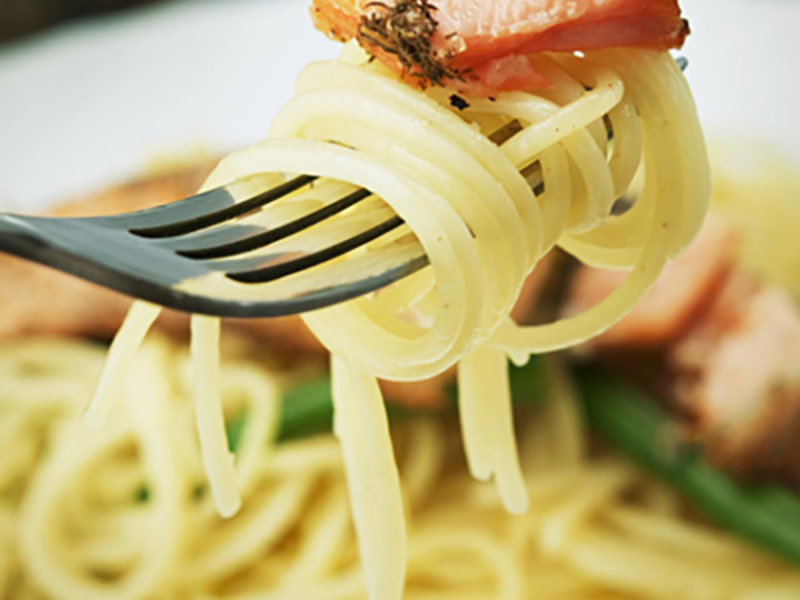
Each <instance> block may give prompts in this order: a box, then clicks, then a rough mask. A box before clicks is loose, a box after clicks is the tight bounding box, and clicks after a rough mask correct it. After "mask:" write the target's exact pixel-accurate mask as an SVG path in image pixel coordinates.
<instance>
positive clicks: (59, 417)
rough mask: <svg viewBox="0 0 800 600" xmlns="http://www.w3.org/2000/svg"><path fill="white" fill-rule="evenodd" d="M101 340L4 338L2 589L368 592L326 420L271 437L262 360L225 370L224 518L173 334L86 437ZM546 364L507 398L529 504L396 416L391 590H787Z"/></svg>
mask: <svg viewBox="0 0 800 600" xmlns="http://www.w3.org/2000/svg"><path fill="white" fill-rule="evenodd" d="M103 352H104V349H103V348H101V347H95V346H90V345H88V344H86V343H85V342H78V341H63V340H62V341H57V340H45V339H39V340H28V341H24V342H19V343H16V344H6V345H4V346H3V347H2V348H0V375H2V381H3V386H2V388H0V416H2V418H0V452H2V456H3V461H0V595H2V597H8V598H14V599H19V600H28V599H38V600H91V599H93V598H103V599H104V600H122V599H123V598H125V599H129V600H133V599H137V600H138V599H144V598H148V599H152V600H162V599H164V600H166V599H168V598H186V599H187V600H255V599H259V600H265V599H266V600H295V599H297V598H314V599H319V600H355V599H358V598H364V597H365V592H366V590H367V588H368V586H369V585H370V584H369V581H368V579H367V578H366V577H364V576H363V575H362V573H361V571H360V569H359V565H358V551H357V549H356V538H355V535H354V532H353V529H352V524H351V516H350V510H349V507H348V501H347V486H348V485H350V486H352V482H350V483H349V484H348V483H347V482H346V479H345V475H344V472H343V469H342V454H341V452H340V449H339V445H338V444H337V443H336V440H335V439H334V438H333V436H330V435H327V434H326V435H321V436H318V437H313V438H307V439H304V440H297V441H292V442H284V443H281V444H279V445H276V444H275V443H274V437H275V431H276V426H277V423H278V421H279V410H280V403H279V402H278V399H277V398H278V397H277V394H275V393H274V392H275V391H276V374H275V373H271V372H269V371H266V370H265V369H263V368H262V367H258V366H255V365H254V364H253V363H251V362H249V360H247V359H243V358H241V357H239V358H235V357H229V358H227V359H226V361H225V364H224V368H223V369H222V370H221V378H220V390H221V394H222V398H223V408H224V411H225V414H226V417H227V418H228V419H231V418H235V417H236V415H239V414H241V413H242V411H246V412H247V414H248V418H247V420H246V421H245V422H244V429H243V430H242V433H241V436H240V437H239V438H238V445H237V457H236V463H235V468H236V476H237V481H238V483H239V486H240V490H241V494H242V498H243V505H242V509H241V511H240V512H239V513H238V514H237V515H236V516H235V517H232V518H230V519H221V518H220V517H218V516H217V515H215V514H214V502H213V498H212V497H211V495H210V494H209V493H208V488H207V486H205V485H203V481H204V476H203V472H202V466H201V464H200V461H199V460H198V454H197V451H196V444H197V441H196V437H197V436H196V433H195V430H194V423H193V421H194V419H193V418H192V414H191V413H192V402H191V397H192V395H193V393H194V392H193V388H194V385H193V382H192V376H191V368H190V364H189V360H190V359H189V357H188V355H187V353H186V351H185V350H183V349H180V348H178V347H176V346H174V345H170V344H167V343H166V342H164V341H163V340H160V339H158V338H155V337H154V338H153V339H151V340H148V342H147V343H146V344H145V345H144V346H143V347H142V349H141V351H140V352H138V353H137V355H136V357H135V358H134V359H133V360H132V362H131V364H130V368H129V370H128V374H127V375H126V379H125V380H124V381H123V383H124V385H123V388H122V389H123V391H121V392H120V393H119V395H118V397H117V398H116V399H117V400H118V402H116V404H115V407H114V411H113V412H112V413H111V415H110V420H109V423H108V427H107V428H106V429H105V430H104V432H103V433H102V435H100V436H87V435H85V433H84V429H83V425H82V423H81V422H80V418H79V413H80V409H81V405H82V404H83V401H84V398H85V397H86V394H87V393H88V392H89V391H90V390H91V388H92V386H93V385H94V384H95V382H96V380H97V377H98V376H99V373H100V370H101V369H102V364H103ZM549 379H550V380H551V382H552V384H551V386H550V388H549V392H548V399H547V403H546V404H545V405H544V406H543V407H541V408H538V409H535V410H532V411H520V413H519V417H520V419H519V426H520V431H521V432H522V433H524V436H523V440H524V441H523V443H522V444H521V447H520V457H521V470H522V473H523V478H524V485H525V489H526V491H527V493H528V496H529V498H530V503H531V507H532V509H531V510H530V511H529V513H528V514H527V515H524V516H512V515H509V514H508V513H507V512H506V511H505V510H504V508H503V506H502V505H501V504H500V503H499V502H498V500H497V497H496V494H494V493H493V491H492V490H491V489H490V488H488V486H487V485H486V484H484V483H480V482H476V481H474V480H471V479H470V478H469V477H467V476H466V475H465V473H464V470H463V468H462V466H461V458H460V452H459V451H460V448H459V446H460V443H459V441H458V432H457V427H456V425H455V423H449V422H448V421H447V420H446V419H444V418H419V419H414V420H410V421H408V422H405V423H401V424H398V425H397V426H396V427H394V428H393V439H394V441H395V443H396V444H397V448H398V462H399V464H400V473H401V481H402V483H403V489H404V490H405V497H404V504H405V509H406V511H407V514H408V520H409V534H408V550H409V562H408V575H407V584H406V595H405V598H407V599H408V600H449V599H452V598H458V599H464V598H466V599H475V600H477V599H479V598H480V599H483V598H492V599H496V600H523V599H524V598H531V597H536V598H542V599H553V600H557V599H561V598H575V597H583V598H587V597H588V598H646V599H663V598H693V599H696V600H706V599H709V600H710V599H716V598H730V599H733V600H748V599H753V598H767V597H769V598H793V597H797V596H798V594H800V578H799V577H798V574H797V572H796V570H794V569H793V568H792V567H791V566H789V565H786V564H784V563H781V562H780V561H778V560H776V559H773V558H770V557H767V556H765V555H762V554H761V553H760V552H758V551H757V550H755V549H752V548H749V547H747V546H745V545H743V544H742V543H741V542H739V541H738V540H736V539H733V538H730V537H729V536H728V535H727V534H724V533H721V532H718V531H715V530H713V529H710V528H709V527H707V526H705V525H703V524H699V523H697V522H695V521H692V520H690V519H688V518H686V517H685V514H686V513H685V507H684V506H683V504H682V502H681V501H680V500H679V498H678V497H677V496H676V495H675V494H674V493H673V492H671V491H669V490H667V489H665V488H664V487H662V486H661V485H660V484H658V483H656V482H654V481H653V480H651V479H650V478H649V477H647V476H645V475H644V474H642V473H641V472H639V471H638V470H637V469H636V468H635V467H632V466H630V465H628V464H626V463H624V462H623V461H621V460H620V459H618V458H614V457H613V456H609V455H607V454H597V453H590V452H589V451H588V440H587V438H586V432H585V430H584V424H583V423H582V421H581V419H580V411H579V409H578V407H577V405H576V403H575V398H574V395H573V391H572V387H571V383H570V381H569V380H568V379H566V378H564V377H563V374H562V373H561V371H560V370H559V369H558V368H557V365H555V366H554V368H552V369H551V370H550V377H549ZM347 433H348V435H350V434H352V432H350V431H348V432H347ZM350 466H351V465H349V464H348V465H347V467H348V468H350Z"/></svg>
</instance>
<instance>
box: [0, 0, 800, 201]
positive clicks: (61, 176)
mask: <svg viewBox="0 0 800 600" xmlns="http://www.w3.org/2000/svg"><path fill="white" fill-rule="evenodd" d="M309 3H310V0H260V1H256V0H225V1H224V2H214V3H212V2H190V3H178V4H174V5H168V6H165V7H160V8H156V9H149V10H145V11H140V12H137V13H135V16H133V17H131V16H130V15H126V16H125V17H124V18H123V17H113V18H110V19H102V20H98V21H94V22H91V23H89V24H84V25H78V26H71V27H68V28H65V29H62V30H61V31H59V32H56V33H55V34H49V35H47V36H45V37H42V38H38V39H35V40H34V41H29V42H25V43H23V44H20V45H16V46H13V47H11V48H7V49H4V50H2V51H0V207H3V208H8V207H16V208H19V207H24V208H26V209H32V208H36V207H40V206H42V205H45V204H47V203H50V202H53V201H58V200H61V199H63V198H65V197H68V196H73V195H76V194H79V193H81V192H84V191H86V190H89V189H92V188H97V187H99V186H101V185H104V184H107V183H109V182H111V181H114V180H118V179H121V178H125V177H127V176H130V175H132V174H136V173H137V172H140V171H141V170H142V169H143V168H144V166H145V165H146V164H147V163H148V162H149V161H150V159H151V158H152V157H153V156H155V155H165V154H169V153H170V152H175V153H180V152H185V151H186V150H187V149H191V148H192V147H198V146H199V147H206V148H211V149H215V150H217V151H224V150H227V149H232V148H237V147H241V146H244V145H247V144H249V143H252V142H254V141H256V140H257V139H259V138H260V137H261V136H262V135H263V133H264V132H265V130H266V128H267V125H268V123H269V120H270V119H271V117H272V115H274V113H275V112H276V110H277V109H278V107H279V106H280V105H281V104H282V103H283V102H284V101H285V100H286V99H287V98H288V97H289V96H290V95H291V93H292V86H293V80H294V76H295V74H296V73H297V71H298V70H299V69H300V68H301V67H302V66H303V65H304V64H306V63H308V62H310V61H312V60H315V59H319V58H327V57H331V56H334V55H335V53H336V52H337V46H336V45H335V44H333V43H331V42H329V41H327V40H326V39H325V38H324V37H323V36H322V35H321V34H319V33H317V32H316V31H315V30H314V29H313V28H312V27H311V25H310V22H309V18H308V15H307V4H309ZM682 4H683V6H684V11H685V13H686V15H687V16H688V17H689V19H690V21H691V24H692V28H693V30H694V34H693V35H692V36H691V38H690V40H689V42H688V43H687V46H686V48H685V50H684V54H685V55H686V56H688V57H689V59H690V68H689V72H688V76H689V78H690V80H691V82H692V85H693V89H694V91H695V94H696V97H697V100H698V105H699V107H700V111H701V115H702V118H703V120H704V123H705V124H706V128H707V131H708V132H709V136H710V137H712V138H713V137H715V136H717V135H719V134H720V133H721V132H724V133H726V134H729V133H732V132H736V133H739V132H742V133H748V134H752V133H755V134H756V135H758V136H761V137H764V138H766V139H768V140H770V141H772V142H773V143H775V144H777V145H778V146H780V147H782V148H783V150H784V151H786V152H787V153H791V154H792V155H793V156H794V157H795V158H796V160H797V161H798V164H800V144H798V143H797V139H798V137H800V136H798V134H799V133H800V117H798V115H797V111H798V104H797V102H798V98H800V76H798V74H797V63H798V59H800V39H798V35H797V33H796V26H797V23H800V2H791V1H789V0H784V1H772V2H770V1H765V0H750V1H749V2H745V1H736V0H684V2H682Z"/></svg>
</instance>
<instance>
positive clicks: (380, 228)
mask: <svg viewBox="0 0 800 600" xmlns="http://www.w3.org/2000/svg"><path fill="white" fill-rule="evenodd" d="M404 223H405V221H403V219H401V218H400V217H392V218H391V219H389V220H387V221H384V222H383V223H380V224H379V225H376V226H375V227H371V228H370V229H367V230H366V231H363V232H361V233H360V234H358V235H355V236H352V237H350V238H348V239H346V240H344V241H342V242H339V243H338V244H334V245H332V246H329V247H327V248H325V249H324V250H320V251H318V252H312V253H311V254H306V255H303V256H301V257H300V258H296V259H293V260H289V261H286V262H282V263H279V264H276V265H270V266H267V267H263V268H261V269H255V270H252V271H239V272H233V273H228V278H230V279H232V280H234V281H238V282H240V283H267V282H270V281H274V280H276V279H280V278H281V277H286V276H288V275H293V274H295V273H299V272H300V271H304V270H306V269H310V268H311V267H315V266H317V265H320V264H322V263H324V262H327V261H329V260H332V259H334V258H337V257H339V256H342V255H343V254H346V253H348V252H350V251H351V250H355V249H356V248H360V247H362V246H364V245H366V244H368V243H369V242H371V241H373V240H376V239H378V238H379V237H381V236H382V235H385V234H387V233H389V232H390V231H392V230H394V229H397V228H398V227H400V226H401V225H403V224H404Z"/></svg>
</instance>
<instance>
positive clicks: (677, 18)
mask: <svg viewBox="0 0 800 600" xmlns="http://www.w3.org/2000/svg"><path fill="white" fill-rule="evenodd" d="M311 13H312V17H313V19H314V23H315V25H316V26H317V28H319V29H320V30H322V31H323V32H324V33H326V34H327V35H328V36H330V37H332V38H334V39H337V40H340V41H343V42H345V41H348V40H351V39H353V38H356V39H358V40H359V42H360V43H361V44H362V46H364V47H365V48H366V49H367V50H368V51H370V52H371V53H372V54H374V55H375V56H376V57H377V58H379V59H380V60H381V61H382V62H384V63H385V64H387V65H388V66H389V67H390V68H392V69H393V70H395V71H398V72H402V73H404V74H405V75H407V76H408V75H411V76H413V77H408V79H409V80H417V81H420V82H421V84H422V85H426V84H429V83H434V84H436V83H442V84H447V85H448V86H452V87H456V88H458V89H461V90H462V91H466V92H468V93H472V94H473V95H475V94H477V95H484V96H485V95H490V94H492V93H496V92H500V91H507V90H514V89H533V88H541V87H546V86H547V85H548V82H547V80H546V79H545V78H544V77H542V76H541V75H540V74H539V73H538V72H537V71H536V70H535V68H534V67H533V66H532V65H531V64H530V63H529V62H528V61H527V60H525V59H526V57H527V56H528V55H530V54H533V53H536V52H572V51H576V50H598V49H605V48H620V47H637V48H650V49H654V50H666V49H669V48H679V47H681V46H682V45H683V41H684V39H685V37H686V35H687V34H688V33H689V27H688V23H687V22H686V21H685V20H684V19H682V18H681V11H680V8H679V7H678V2H677V0H494V1H491V0H383V1H375V0H313V7H312V9H311Z"/></svg>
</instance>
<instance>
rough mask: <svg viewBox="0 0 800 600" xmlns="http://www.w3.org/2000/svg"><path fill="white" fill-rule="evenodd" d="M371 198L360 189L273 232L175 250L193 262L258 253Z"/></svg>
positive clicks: (208, 240) (365, 191)
mask: <svg viewBox="0 0 800 600" xmlns="http://www.w3.org/2000/svg"><path fill="white" fill-rule="evenodd" d="M371 195H372V192H370V191H369V190H365V189H360V190H357V191H355V192H353V193H352V194H348V195H347V196H345V197H344V198H341V199H340V200H336V201H335V202H331V203H330V204H328V205H326V206H323V207H322V208H320V209H319V210H315V211H314V212H311V213H309V214H307V215H304V216H302V217H300V218H298V219H295V220H294V221H290V222H288V223H286V224H285V225H281V226H279V227H276V228H274V229H270V230H268V231H264V230H261V231H260V232H258V233H255V234H253V235H250V236H246V237H238V238H237V239H235V240H232V241H229V242H225V243H219V244H213V243H206V245H205V246H203V245H202V242H203V241H205V242H211V239H210V238H209V239H206V240H195V241H199V242H201V243H200V244H197V243H195V244H194V246H195V248H194V249H189V248H185V247H180V246H178V247H176V248H175V251H176V252H177V253H178V254H180V255H181V256H185V257H186V258H193V259H211V258H224V257H228V256H234V255H236V254H244V253H245V252H250V251H252V250H258V249H259V248H263V247H265V246H268V245H269V244H272V243H274V242H277V241H280V240H282V239H285V238H287V237H289V236H292V235H294V234H296V233H300V232H301V231H305V230H306V229H308V228H309V227H311V226H312V225H317V224H319V223H321V222H322V221H324V220H326V219H329V218H330V217H333V216H334V215H337V214H339V213H341V212H343V211H344V210H346V209H348V208H350V207H351V206H354V205H355V204H357V203H358V202H361V201H362V200H364V199H366V198H369V197H370V196H371Z"/></svg>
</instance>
